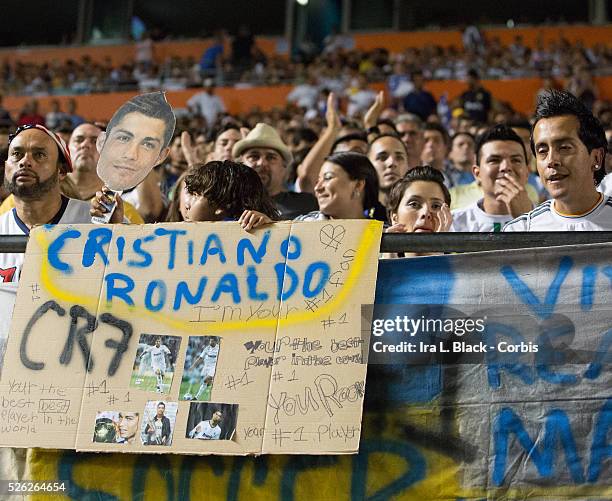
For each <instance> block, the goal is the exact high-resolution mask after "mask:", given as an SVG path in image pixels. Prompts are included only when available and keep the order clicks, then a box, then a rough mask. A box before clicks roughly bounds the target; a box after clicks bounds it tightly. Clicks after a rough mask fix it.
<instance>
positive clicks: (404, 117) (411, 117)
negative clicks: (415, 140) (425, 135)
mask: <svg viewBox="0 0 612 501" xmlns="http://www.w3.org/2000/svg"><path fill="white" fill-rule="evenodd" d="M404 122H407V123H412V124H415V125H416V126H417V127H418V128H419V130H423V127H424V126H425V124H424V123H423V120H421V117H420V116H418V115H415V114H414V113H402V114H401V115H399V116H398V117H397V118H396V119H395V127H396V128H397V126H398V125H399V124H403V123H404Z"/></svg>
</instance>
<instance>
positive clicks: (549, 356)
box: [535, 315, 578, 384]
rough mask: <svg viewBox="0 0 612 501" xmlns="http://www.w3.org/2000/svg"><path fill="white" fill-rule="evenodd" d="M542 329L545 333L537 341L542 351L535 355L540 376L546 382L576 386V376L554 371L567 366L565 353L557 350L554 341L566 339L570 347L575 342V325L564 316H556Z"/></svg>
mask: <svg viewBox="0 0 612 501" xmlns="http://www.w3.org/2000/svg"><path fill="white" fill-rule="evenodd" d="M541 328H542V330H543V332H542V334H540V335H539V336H538V338H537V340H536V344H537V345H538V346H539V348H540V349H539V350H538V352H537V353H536V354H535V363H536V371H537V373H538V375H539V376H540V377H541V378H542V379H543V380H544V381H547V382H549V383H553V384H576V383H577V382H578V378H577V377H576V376H575V375H574V374H564V373H561V372H558V371H553V370H552V368H553V367H559V366H562V365H566V364H567V360H566V356H565V355H566V354H565V351H564V350H560V349H557V348H556V347H555V346H554V345H553V343H552V340H553V339H564V338H565V339H566V341H564V344H565V345H566V346H569V345H570V344H571V343H572V341H573V340H574V334H575V328H574V324H573V323H572V321H571V320H570V319H569V318H567V317H565V316H563V315H555V316H553V317H551V318H550V321H548V320H545V321H544V322H543V323H542V327H541Z"/></svg>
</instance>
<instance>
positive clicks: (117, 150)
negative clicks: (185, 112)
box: [92, 92, 176, 222]
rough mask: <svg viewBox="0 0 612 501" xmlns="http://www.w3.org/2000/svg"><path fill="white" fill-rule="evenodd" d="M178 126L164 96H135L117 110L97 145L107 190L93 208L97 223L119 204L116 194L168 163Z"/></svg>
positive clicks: (101, 171)
mask: <svg viewBox="0 0 612 501" xmlns="http://www.w3.org/2000/svg"><path fill="white" fill-rule="evenodd" d="M175 125H176V117H175V116H174V112H173V111H172V107H171V106H170V105H169V104H168V101H166V97H165V95H164V93H163V92H153V93H150V94H142V95H140V96H136V97H134V98H132V99H130V100H129V101H128V102H127V103H125V104H124V105H123V106H121V108H119V109H118V110H117V112H116V113H115V114H114V115H113V117H112V118H111V121H110V122H109V123H108V127H107V128H106V132H102V133H101V134H100V135H99V136H98V141H97V144H96V147H97V148H98V151H99V152H100V160H99V161H98V166H97V172H98V176H99V177H100V179H102V181H104V183H105V185H106V187H105V189H103V192H102V193H100V192H99V193H98V195H99V197H100V198H102V203H96V204H92V205H93V207H94V211H95V214H93V215H94V222H107V221H108V220H109V219H110V217H111V216H112V214H113V211H114V210H115V205H114V204H115V202H118V198H119V197H117V194H118V193H120V192H122V191H124V190H127V189H130V188H133V187H135V186H136V185H138V184H139V183H140V182H141V181H143V180H144V179H145V178H146V177H147V175H148V174H149V172H151V169H153V167H154V166H156V165H158V164H160V163H161V162H163V161H164V160H165V159H166V157H167V156H168V153H169V152H170V148H169V145H170V141H171V140H172V135H173V134H174V127H175ZM106 188H107V189H106ZM121 216H122V214H121Z"/></svg>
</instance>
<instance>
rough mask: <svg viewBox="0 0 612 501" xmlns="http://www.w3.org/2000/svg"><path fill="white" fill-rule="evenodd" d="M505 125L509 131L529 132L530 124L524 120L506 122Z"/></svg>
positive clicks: (517, 119)
mask: <svg viewBox="0 0 612 501" xmlns="http://www.w3.org/2000/svg"><path fill="white" fill-rule="evenodd" d="M506 125H507V126H508V127H510V128H511V129H525V130H528V131H529V132H531V124H530V123H529V120H525V119H524V118H515V119H513V120H508V121H506Z"/></svg>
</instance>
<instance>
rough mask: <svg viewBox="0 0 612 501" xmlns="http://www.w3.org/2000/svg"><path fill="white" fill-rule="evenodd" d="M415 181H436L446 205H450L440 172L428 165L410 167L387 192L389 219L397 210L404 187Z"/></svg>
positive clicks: (448, 195) (449, 198)
mask: <svg viewBox="0 0 612 501" xmlns="http://www.w3.org/2000/svg"><path fill="white" fill-rule="evenodd" d="M415 181H427V182H430V183H436V184H437V185H438V186H439V187H440V189H441V190H442V193H443V194H444V201H445V202H446V205H448V206H449V207H450V204H451V196H450V192H449V191H448V188H447V187H446V185H445V184H444V176H443V175H442V173H441V172H440V171H438V170H436V169H434V168H433V167H430V166H429V165H420V166H418V167H415V168H414V169H410V170H409V171H408V172H406V175H405V176H404V177H403V178H401V179H399V180H398V181H397V182H396V183H395V184H394V185H393V186H392V187H391V191H390V193H389V198H388V200H387V210H388V214H389V221H390V220H391V215H392V214H394V213H396V212H397V209H398V208H399V204H400V202H401V201H402V198H403V197H404V192H405V191H406V189H407V188H408V187H409V186H410V185H411V184H412V183H414V182H415Z"/></svg>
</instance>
